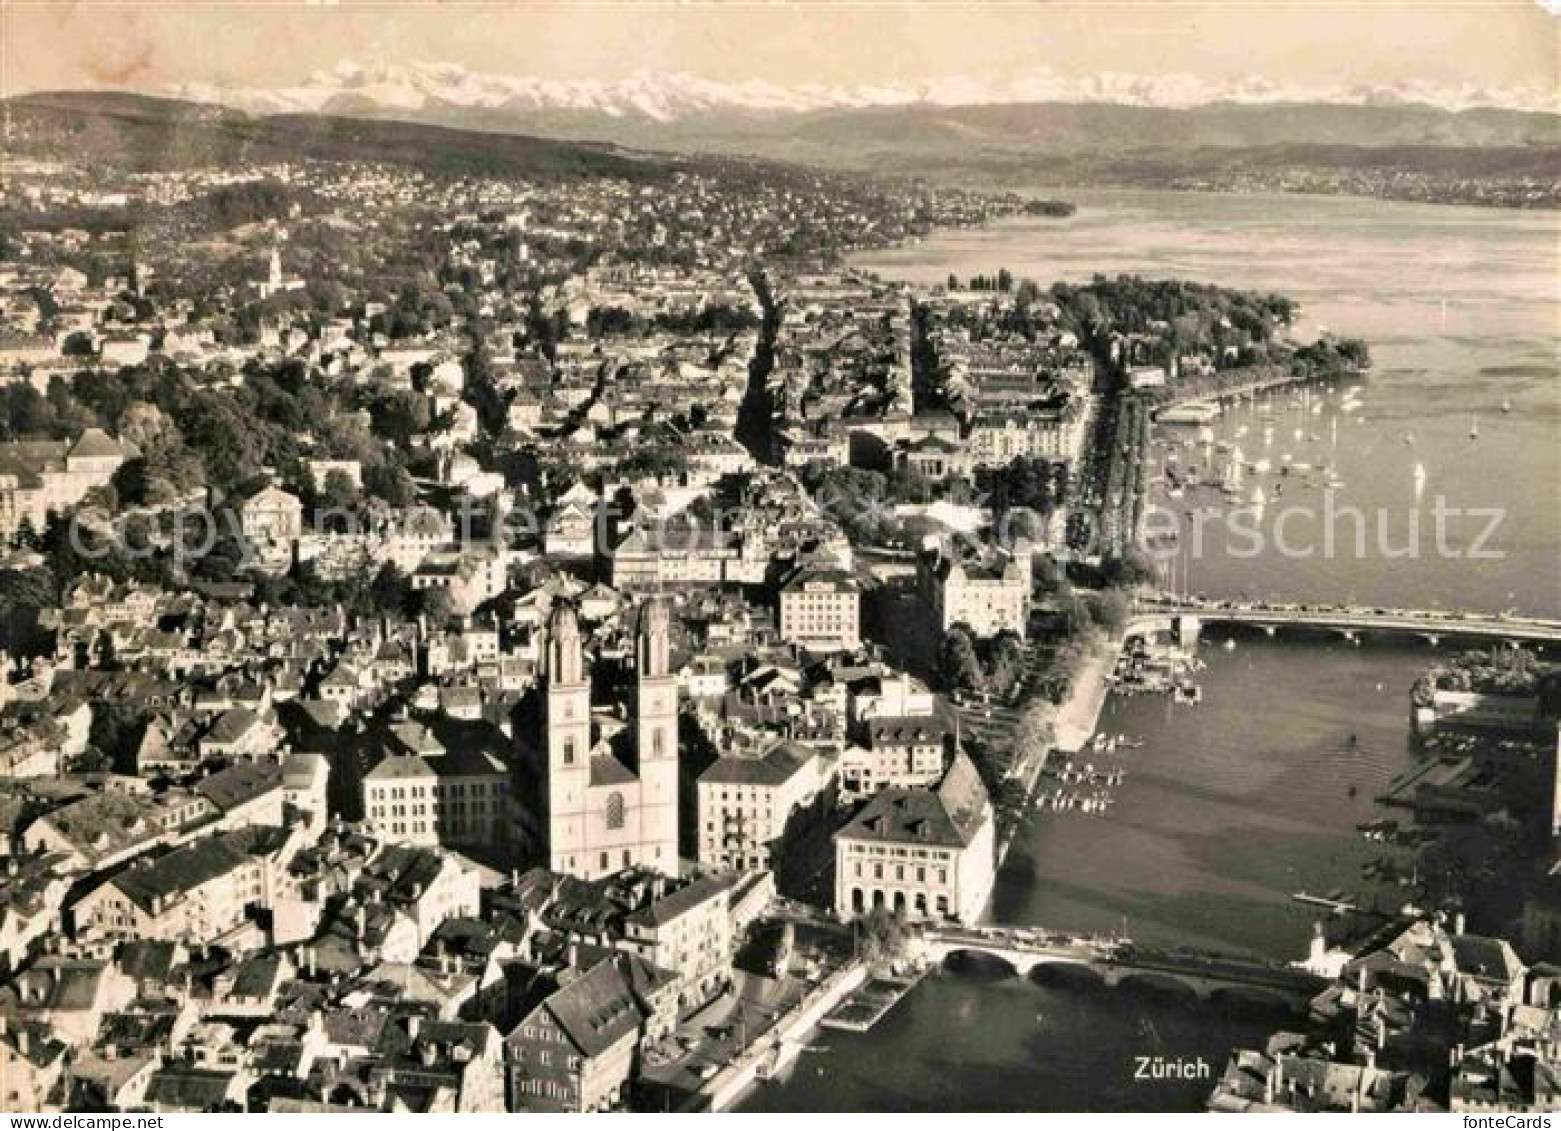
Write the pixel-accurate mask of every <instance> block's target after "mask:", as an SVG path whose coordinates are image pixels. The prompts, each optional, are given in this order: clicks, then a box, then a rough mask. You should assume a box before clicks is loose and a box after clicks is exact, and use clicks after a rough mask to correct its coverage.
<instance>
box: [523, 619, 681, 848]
mask: <svg viewBox="0 0 1561 1131" xmlns="http://www.w3.org/2000/svg"><path fill="white" fill-rule="evenodd" d="M670 637H671V628H670V618H669V616H668V613H667V608H666V606H665V605H664V604H663V603H662V602H660V601H656V600H651V601H647V602H646V603H645V604H644V605H643V606H642V607H641V609H640V613H639V623H638V625H637V628H636V631H635V647H634V654H635V663H634V690H633V695H632V700H631V702H630V703H628V704H627V707H628V720H627V725H626V726H622V727H619V728H617V729H611V728H605V727H601V726H596V725H593V715H592V710H591V678H590V673H589V671H588V670H587V669H586V666H585V650H584V646H583V643H582V640H581V637H580V624H579V620H578V617H577V615H576V613H575V610H574V608H573V607H572V606H570V605H568V604H564V603H560V604H559V605H558V606H557V607H556V608H555V609H554V610H553V614H552V616H551V617H550V618H549V620H548V627H547V641H546V643H547V650H546V659H545V670H544V673H543V674H544V685H545V701H544V710H545V714H544V719H543V725H544V727H545V731H546V739H545V748H546V756H547V766H546V781H545V789H544V794H545V809H546V818H545V827H546V834H547V844H548V866H549V867H550V868H551V869H552V870H553V871H555V872H562V873H565V874H567V875H572V876H579V877H581V878H583V879H594V878H596V877H598V876H605V875H609V874H611V873H614V872H617V871H619V870H621V869H623V868H627V867H632V866H635V865H640V866H643V867H647V868H653V869H655V870H657V871H661V872H665V873H668V874H676V873H677V870H678V687H677V678H676V677H675V676H674V675H673V674H672V671H671V661H670Z"/></svg>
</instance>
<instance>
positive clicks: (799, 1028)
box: [687, 962, 867, 1112]
mask: <svg viewBox="0 0 1561 1131" xmlns="http://www.w3.org/2000/svg"><path fill="white" fill-rule="evenodd" d="M865 981H867V964H866V963H865V962H853V963H852V964H851V965H850V966H847V967H846V968H845V969H843V970H838V971H836V972H835V973H834V974H832V975H831V976H830V977H829V978H827V979H826V980H825V981H824V982H823V984H822V985H820V986H818V987H816V988H815V989H814V990H813V991H812V993H810V994H809V995H808V996H807V997H805V998H803V999H802V1000H801V1001H800V1002H798V1003H797V1005H796V1007H795V1008H793V1009H792V1011H791V1012H790V1013H789V1014H787V1015H786V1016H785V1017H784V1018H782V1019H781V1020H780V1021H779V1022H778V1023H777V1024H776V1026H775V1028H773V1029H771V1030H770V1031H769V1032H768V1033H766V1034H765V1035H764V1036H762V1037H760V1038H759V1040H758V1041H756V1042H754V1044H752V1045H750V1046H749V1047H748V1048H747V1049H745V1050H743V1053H742V1055H741V1056H740V1057H738V1059H737V1060H736V1061H735V1062H734V1063H732V1064H730V1065H728V1066H727V1067H726V1068H724V1069H722V1070H721V1071H720V1072H718V1073H716V1074H715V1076H713V1077H711V1079H710V1080H709V1081H708V1082H707V1083H706V1084H705V1086H704V1087H702V1088H700V1089H699V1091H698V1093H696V1095H695V1097H694V1101H697V1102H691V1103H690V1104H689V1105H687V1106H688V1108H690V1109H692V1108H694V1107H702V1108H705V1109H707V1110H709V1111H716V1112H720V1111H728V1110H730V1109H731V1108H732V1107H734V1106H735V1105H736V1104H737V1102H738V1101H739V1100H741V1099H742V1097H743V1096H744V1095H745V1094H746V1093H747V1091H748V1089H749V1088H751V1087H753V1085H754V1084H755V1083H757V1082H758V1079H759V1073H760V1070H761V1069H762V1068H765V1067H768V1068H769V1070H770V1072H771V1073H775V1072H779V1071H781V1070H783V1069H785V1068H787V1067H789V1066H790V1065H791V1063H792V1062H793V1061H795V1060H796V1059H797V1057H798V1056H799V1055H800V1054H801V1052H802V1046H803V1044H804V1042H805V1041H806V1038H807V1036H808V1035H809V1034H810V1033H812V1032H813V1031H814V1030H815V1029H817V1028H818V1024H819V1022H820V1021H822V1020H823V1019H824V1018H825V1016H826V1015H828V1013H829V1011H830V1010H832V1009H834V1008H835V1006H837V1005H839V1004H840V1003H841V1002H842V1001H844V1000H845V999H846V998H847V997H849V996H850V995H851V994H853V993H855V992H856V990H857V989H858V988H859V987H860V986H861V985H862V983H863V982H865Z"/></svg>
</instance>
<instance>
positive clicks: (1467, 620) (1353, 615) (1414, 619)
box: [1129, 598, 1561, 645]
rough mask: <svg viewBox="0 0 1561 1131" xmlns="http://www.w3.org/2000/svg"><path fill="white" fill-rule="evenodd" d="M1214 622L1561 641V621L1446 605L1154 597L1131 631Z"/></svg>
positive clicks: (1273, 629) (1270, 629) (1184, 629)
mask: <svg viewBox="0 0 1561 1131" xmlns="http://www.w3.org/2000/svg"><path fill="white" fill-rule="evenodd" d="M1211 624H1224V625H1240V626H1245V627H1249V628H1259V629H1263V630H1264V631H1265V632H1267V633H1268V634H1269V635H1271V636H1272V635H1274V634H1275V633H1277V632H1278V631H1279V630H1280V629H1281V628H1285V627H1296V628H1307V629H1314V630H1315V629H1321V630H1325V631H1331V632H1336V633H1338V634H1339V635H1341V636H1343V637H1344V638H1346V639H1349V640H1355V639H1358V638H1359V637H1360V636H1362V635H1365V634H1367V633H1373V634H1395V635H1410V636H1419V637H1422V638H1423V639H1425V640H1428V641H1429V642H1430V643H1432V644H1440V643H1441V642H1442V640H1443V639H1457V640H1491V641H1500V642H1504V643H1511V644H1539V645H1555V644H1561V621H1557V620H1547V619H1545V618H1543V617H1527V616H1512V615H1509V614H1505V613H1478V612H1453V611H1447V610H1442V609H1386V608H1380V607H1377V608H1372V607H1365V606H1341V605H1330V606H1315V605H1279V604H1272V605H1270V604H1262V603H1255V602H1218V603H1214V602H1185V601H1177V600H1175V599H1160V600H1157V599H1154V598H1148V599H1142V600H1140V601H1139V602H1138V603H1137V606H1136V609H1135V613H1134V616H1133V618H1132V621H1131V622H1130V624H1129V631H1130V632H1131V631H1134V630H1137V631H1138V632H1140V633H1142V632H1148V631H1156V630H1162V631H1163V630H1178V631H1180V632H1181V634H1182V636H1183V638H1184V639H1185V638H1187V636H1188V635H1189V633H1190V634H1191V635H1192V636H1193V637H1194V638H1196V635H1197V631H1198V630H1199V629H1201V628H1202V627H1203V626H1204V625H1211Z"/></svg>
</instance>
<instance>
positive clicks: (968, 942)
mask: <svg viewBox="0 0 1561 1131" xmlns="http://www.w3.org/2000/svg"><path fill="white" fill-rule="evenodd" d="M917 948H918V952H919V954H920V956H921V957H922V958H923V959H924V960H926V961H928V962H938V963H941V962H944V961H947V960H948V959H949V958H951V957H954V956H975V957H979V958H985V959H995V960H997V961H1000V962H1003V963H1004V964H1006V965H1008V966H1009V967H1011V968H1012V969H1013V970H1015V971H1016V972H1017V973H1019V974H1020V975H1022V976H1025V977H1028V976H1029V975H1030V974H1032V973H1034V972H1035V971H1036V970H1039V969H1043V968H1045V967H1049V966H1057V967H1064V968H1074V969H1081V970H1088V971H1089V972H1090V973H1092V974H1093V975H1095V976H1096V977H1098V978H1099V979H1100V980H1101V982H1102V983H1104V984H1105V985H1108V986H1125V985H1135V984H1136V985H1149V986H1155V985H1158V986H1166V985H1170V986H1174V987H1177V988H1180V989H1183V990H1190V991H1191V992H1193V993H1194V994H1196V995H1197V996H1198V997H1199V998H1203V999H1208V998H1212V997H1213V996H1215V995H1216V994H1221V993H1236V994H1239V995H1241V996H1246V997H1263V998H1269V999H1274V1000H1277V1001H1281V1002H1283V1003H1284V1004H1286V1005H1288V1006H1291V1007H1300V1006H1304V1005H1305V1004H1306V1003H1307V1002H1309V1001H1310V1000H1311V999H1312V998H1313V997H1315V996H1316V995H1317V994H1318V993H1319V992H1321V991H1322V990H1323V989H1324V988H1325V987H1326V986H1327V984H1328V983H1327V980H1326V979H1324V978H1321V977H1319V976H1317V975H1315V974H1312V973H1309V972H1307V971H1305V970H1301V969H1298V968H1296V967H1294V966H1289V965H1286V964H1284V963H1277V962H1266V961H1263V960H1261V959H1253V958H1245V957H1241V956H1237V955H1226V954H1213V953H1209V952H1204V951H1195V950H1185V949H1177V950H1163V949H1157V948H1146V947H1141V946H1137V945H1135V944H1134V943H1132V942H1129V941H1127V940H1125V939H1118V938H1110V937H1104V936H1082V935H1070V934H1067V933H1065V932H1057V931H1048V930H1045V929H1044V928H1040V927H933V928H929V929H927V930H925V931H924V932H923V933H922V934H921V936H920V938H919V939H918V941H917Z"/></svg>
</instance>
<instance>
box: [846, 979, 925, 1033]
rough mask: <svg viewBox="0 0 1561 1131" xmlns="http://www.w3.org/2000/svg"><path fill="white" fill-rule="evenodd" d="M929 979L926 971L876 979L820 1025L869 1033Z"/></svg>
mask: <svg viewBox="0 0 1561 1131" xmlns="http://www.w3.org/2000/svg"><path fill="white" fill-rule="evenodd" d="M926 976H927V972H926V971H925V970H919V971H917V972H915V973H914V974H911V975H909V976H906V977H900V976H898V975H888V974H877V975H874V976H873V977H871V978H869V979H868V980H867V981H866V982H865V983H864V984H863V985H862V987H861V988H860V989H859V990H857V991H856V992H855V993H853V994H852V995H851V996H850V997H848V998H846V1000H845V1001H843V1002H841V1003H840V1004H839V1005H837V1006H835V1008H834V1009H832V1010H830V1011H829V1013H828V1014H826V1015H825V1016H824V1018H823V1019H822V1020H821V1021H819V1025H820V1027H821V1028H825V1029H843V1030H845V1031H846V1032H849V1033H865V1032H867V1031H868V1030H869V1029H871V1028H872V1027H873V1026H874V1025H876V1024H878V1022H880V1021H882V1020H883V1019H884V1017H885V1016H887V1015H888V1012H889V1011H890V1010H891V1009H893V1008H894V1007H895V1006H896V1005H898V1004H899V1003H900V1000H901V999H902V998H903V997H905V995H906V994H908V993H910V992H911V991H912V990H913V989H915V988H916V986H917V984H918V983H920V982H921V980H922V979H923V978H925V977H926Z"/></svg>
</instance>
